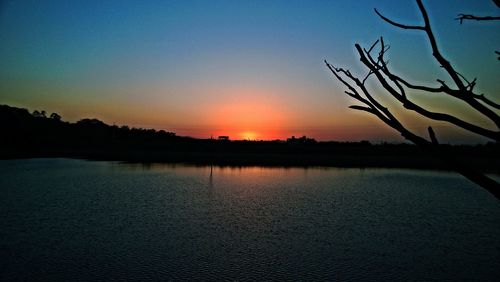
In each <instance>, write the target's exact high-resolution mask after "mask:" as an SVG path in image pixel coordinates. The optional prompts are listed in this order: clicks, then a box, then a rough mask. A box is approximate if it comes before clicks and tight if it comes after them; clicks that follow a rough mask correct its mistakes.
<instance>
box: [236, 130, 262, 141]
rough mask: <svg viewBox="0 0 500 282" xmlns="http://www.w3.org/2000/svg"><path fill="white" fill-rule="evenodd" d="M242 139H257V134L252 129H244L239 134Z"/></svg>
mask: <svg viewBox="0 0 500 282" xmlns="http://www.w3.org/2000/svg"><path fill="white" fill-rule="evenodd" d="M240 137H241V139H243V140H257V137H258V134H257V133H255V132H252V131H245V132H242V133H241V134H240Z"/></svg>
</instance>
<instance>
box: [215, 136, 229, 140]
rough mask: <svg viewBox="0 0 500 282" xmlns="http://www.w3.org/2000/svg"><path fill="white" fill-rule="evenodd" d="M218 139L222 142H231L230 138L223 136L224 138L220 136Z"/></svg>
mask: <svg viewBox="0 0 500 282" xmlns="http://www.w3.org/2000/svg"><path fill="white" fill-rule="evenodd" d="M217 139H218V140H221V141H229V136H224V135H222V136H219V137H218V138H217Z"/></svg>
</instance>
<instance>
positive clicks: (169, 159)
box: [0, 148, 500, 173]
mask: <svg viewBox="0 0 500 282" xmlns="http://www.w3.org/2000/svg"><path fill="white" fill-rule="evenodd" d="M415 149H417V148H415ZM25 158H75V159H89V160H102V161H122V162H136V163H186V164H193V165H216V166H275V167H315V166H319V167H321V166H323V167H345V168H352V167H360V168H414V169H433V170H446V169H447V168H448V167H447V165H446V164H444V163H443V162H442V161H441V160H440V159H438V158H435V157H433V156H431V155H429V154H426V153H424V152H421V153H420V154H418V155H416V154H376V153H372V154H357V153H356V152H353V153H352V154H345V153H344V154H332V153H324V154H321V153H258V152H226V153H225V152H216V153H213V152H212V153H210V152H199V151H194V152H167V151H145V150H136V151H128V152H120V151H45V152H39V151H38V152H34V151H31V152H30V151H25V152H15V151H5V150H3V151H0V159H25ZM462 161H463V162H466V163H467V164H468V165H470V166H471V167H474V168H475V169H478V170H481V171H484V172H492V173H500V161H499V159H498V158H486V157H475V158H468V159H466V160H465V159H462Z"/></svg>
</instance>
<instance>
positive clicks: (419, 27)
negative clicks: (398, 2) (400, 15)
mask: <svg viewBox="0 0 500 282" xmlns="http://www.w3.org/2000/svg"><path fill="white" fill-rule="evenodd" d="M374 10H375V13H377V15H378V16H379V17H380V18H382V19H383V20H384V21H386V22H388V23H390V24H392V25H393V26H397V27H399V28H402V29H420V30H424V29H425V27H423V26H418V25H406V24H400V23H397V22H395V21H393V20H391V19H389V18H387V17H384V15H382V14H381V13H379V11H377V9H374Z"/></svg>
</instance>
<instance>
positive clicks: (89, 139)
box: [0, 105, 500, 173]
mask: <svg viewBox="0 0 500 282" xmlns="http://www.w3.org/2000/svg"><path fill="white" fill-rule="evenodd" d="M0 133H1V138H0V159H19V158H75V159H89V160H103V161H122V162H134V163H187V164H194V165H217V166H280V167H310V166H322V167H361V168H369V167H374V168H375V167H379V168H414V169H431V170H448V169H449V168H448V166H447V165H446V164H444V163H443V162H442V161H441V160H440V159H439V158H437V157H436V156H435V155H433V154H432V153H431V152H430V151H427V150H424V149H422V148H420V147H417V146H415V145H411V144H408V143H400V144H391V143H381V144H372V143H370V142H369V141H359V142H339V141H316V140H314V139H313V138H308V137H306V136H303V137H293V136H292V137H291V138H288V139H287V140H272V141H248V140H246V141H244V140H234V141H233V140H229V137H227V136H221V138H217V139H196V138H191V137H185V136H177V135H176V134H175V133H173V132H166V131H163V130H160V131H156V130H154V129H142V128H129V127H128V126H121V127H118V126H116V125H108V124H105V123H103V122H102V121H99V120H96V119H82V120H80V121H78V122H76V123H69V122H65V121H63V120H62V119H61V117H60V116H59V115H57V114H56V113H53V114H51V115H50V117H47V115H46V114H45V112H44V111H42V112H38V111H35V112H34V113H33V114H31V113H30V112H29V111H28V110H26V109H20V108H15V107H10V106H7V105H0ZM222 137H224V138H222ZM439 150H440V151H441V152H440V153H441V154H446V155H448V156H452V157H453V158H454V159H456V160H458V161H460V162H461V163H464V164H466V165H467V166H469V167H471V168H474V169H475V170H479V171H483V172H493V173H500V144H498V143H492V142H490V143H486V144H478V145H447V144H444V145H440V148H439Z"/></svg>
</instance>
